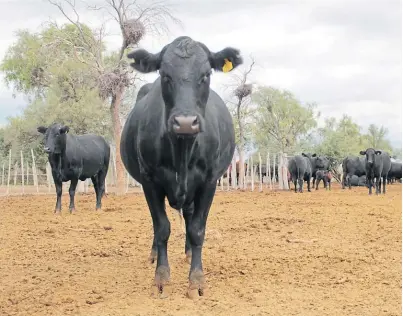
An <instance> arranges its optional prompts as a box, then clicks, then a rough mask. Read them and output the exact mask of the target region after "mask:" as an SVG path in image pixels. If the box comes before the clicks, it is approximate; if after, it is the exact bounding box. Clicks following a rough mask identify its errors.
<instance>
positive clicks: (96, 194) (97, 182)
mask: <svg viewBox="0 0 403 316" xmlns="http://www.w3.org/2000/svg"><path fill="white" fill-rule="evenodd" d="M91 181H92V183H93V184H94V191H95V196H96V206H95V209H98V199H99V181H98V175H95V176H93V177H91Z"/></svg>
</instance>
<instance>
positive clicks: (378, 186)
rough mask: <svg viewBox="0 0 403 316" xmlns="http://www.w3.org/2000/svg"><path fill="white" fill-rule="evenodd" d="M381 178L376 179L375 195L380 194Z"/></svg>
mask: <svg viewBox="0 0 403 316" xmlns="http://www.w3.org/2000/svg"><path fill="white" fill-rule="evenodd" d="M381 180H382V179H381V177H376V181H375V185H376V195H378V194H380V193H381Z"/></svg>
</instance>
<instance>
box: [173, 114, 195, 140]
mask: <svg viewBox="0 0 403 316" xmlns="http://www.w3.org/2000/svg"><path fill="white" fill-rule="evenodd" d="M173 130H174V132H175V133H176V134H186V135H193V134H196V133H199V132H200V124H199V120H198V119H197V116H175V117H174V124H173Z"/></svg>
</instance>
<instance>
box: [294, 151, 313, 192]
mask: <svg viewBox="0 0 403 316" xmlns="http://www.w3.org/2000/svg"><path fill="white" fill-rule="evenodd" d="M288 171H289V172H290V176H291V181H292V182H293V183H294V191H295V193H297V181H298V184H299V189H298V191H299V192H300V193H302V186H303V184H304V181H306V182H307V185H308V192H311V177H312V166H311V161H310V159H309V157H308V156H307V155H306V154H304V153H302V155H296V156H294V157H291V158H290V160H289V161H288Z"/></svg>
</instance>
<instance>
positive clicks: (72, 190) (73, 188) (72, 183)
mask: <svg viewBox="0 0 403 316" xmlns="http://www.w3.org/2000/svg"><path fill="white" fill-rule="evenodd" d="M77 183H78V179H71V181H70V188H69V195H70V206H69V210H70V213H73V212H75V210H76V207H75V205H74V196H75V194H76V187H77Z"/></svg>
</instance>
